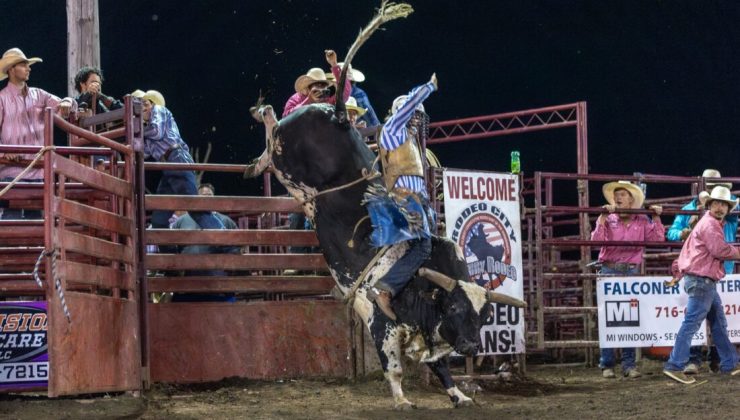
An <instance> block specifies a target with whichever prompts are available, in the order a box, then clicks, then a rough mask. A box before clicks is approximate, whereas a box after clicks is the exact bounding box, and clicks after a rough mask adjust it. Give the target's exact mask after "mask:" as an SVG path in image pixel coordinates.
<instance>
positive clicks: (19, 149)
mask: <svg viewBox="0 0 740 420" xmlns="http://www.w3.org/2000/svg"><path fill="white" fill-rule="evenodd" d="M42 148H43V146H20V145H11V144H3V145H0V154H4V153H22V154H28V155H35V154H36V153H38V152H39V150H41V149H42ZM54 152H56V153H57V154H59V155H78V156H93V155H110V154H111V153H112V152H111V150H110V149H101V148H99V147H63V146H56V147H55V148H54ZM41 162H43V159H41Z"/></svg>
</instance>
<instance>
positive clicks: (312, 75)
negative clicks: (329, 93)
mask: <svg viewBox="0 0 740 420" xmlns="http://www.w3.org/2000/svg"><path fill="white" fill-rule="evenodd" d="M314 83H325V84H326V85H327V86H328V85H330V84H331V83H332V81H331V80H328V79H327V78H326V74H324V70H321V69H320V68H318V67H314V68H312V69H311V70H309V71H308V72H306V74H304V75H301V76H300V77H298V78H297V79H296V80H295V85H294V87H295V91H296V92H298V93H301V94H303V95H306V94H307V91H308V87H309V86H310V85H312V84H314Z"/></svg>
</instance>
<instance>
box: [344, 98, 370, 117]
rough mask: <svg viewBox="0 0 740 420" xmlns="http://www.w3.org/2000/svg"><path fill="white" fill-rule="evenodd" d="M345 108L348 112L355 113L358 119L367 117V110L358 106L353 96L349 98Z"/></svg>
mask: <svg viewBox="0 0 740 420" xmlns="http://www.w3.org/2000/svg"><path fill="white" fill-rule="evenodd" d="M344 106H345V107H346V108H347V111H355V112H356V113H357V116H358V117H361V116H363V115H365V113H366V112H367V109H365V108H360V107H359V106H357V99H355V98H354V97H353V96H350V97H349V98H347V102H345V103H344Z"/></svg>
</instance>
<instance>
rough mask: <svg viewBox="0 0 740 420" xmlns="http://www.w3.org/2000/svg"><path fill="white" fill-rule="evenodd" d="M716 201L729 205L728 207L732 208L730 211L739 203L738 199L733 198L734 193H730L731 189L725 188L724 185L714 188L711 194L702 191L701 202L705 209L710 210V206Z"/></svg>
mask: <svg viewBox="0 0 740 420" xmlns="http://www.w3.org/2000/svg"><path fill="white" fill-rule="evenodd" d="M715 200H716V201H722V202H724V203H727V205H729V206H730V210H729V211H732V210H733V209H734V208H735V207H736V206H737V202H738V199H737V198H735V199H733V198H732V193H731V192H730V189H729V188H727V187H725V186H724V185H717V186H716V187H714V188H712V192H711V193H708V192H706V191H702V192H701V193H700V194H699V201H700V202H701V204H702V205H703V206H704V208H708V207H709V204H711V202H712V201H715Z"/></svg>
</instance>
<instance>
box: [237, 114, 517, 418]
mask: <svg viewBox="0 0 740 420" xmlns="http://www.w3.org/2000/svg"><path fill="white" fill-rule="evenodd" d="M343 112H344V106H343V104H340V105H338V106H337V110H335V109H334V107H333V106H331V105H325V104H317V105H310V106H304V107H301V108H299V109H298V110H296V111H295V112H293V113H292V114H290V115H289V116H287V117H286V118H284V119H282V120H281V121H280V122H277V120H276V118H275V114H274V111H273V110H272V108H271V107H269V106H267V107H263V108H261V111H260V113H261V116H262V119H263V121H264V123H265V128H266V134H267V135H266V137H267V139H266V140H267V147H266V149H265V152H264V153H263V154H262V156H260V158H259V159H258V161H257V162H256V163H255V164H254V166H253V167H252V168H251V173H252V175H256V174H258V173H260V172H262V171H264V170H265V169H266V168H267V167H268V166H269V165H270V164H272V166H273V171H274V174H275V175H276V177H277V179H278V180H279V181H280V182H281V183H282V184H283V185H284V186H285V187H286V188H287V190H288V191H289V193H290V194H291V195H292V196H293V197H295V198H296V199H297V200H299V201H300V202H302V203H303V210H304V212H305V213H306V215H307V217H309V218H310V219H311V220H312V221H313V223H314V226H315V227H316V233H317V235H318V239H319V243H320V244H321V249H322V250H323V253H324V256H325V258H326V261H327V262H328V264H329V269H330V271H331V274H332V276H333V277H334V279H335V280H336V283H337V285H338V287H339V289H340V290H341V291H342V293H343V294H344V295H345V296H347V294H350V293H354V300H353V308H354V310H355V311H356V312H357V314H359V316H360V317H361V318H362V320H363V322H364V323H365V325H366V326H367V328H368V329H369V331H370V335H371V336H372V338H373V340H374V343H375V346H376V348H377V351H378V355H379V357H380V362H381V365H382V367H383V370H384V372H385V377H386V379H387V380H388V382H389V383H390V387H391V391H392V393H393V398H394V400H395V406H396V408H407V407H413V406H414V405H413V404H412V403H411V402H409V400H407V399H406V397H405V396H404V394H403V390H402V388H401V381H402V366H401V359H402V356H403V355H406V356H408V357H410V358H411V359H413V360H415V361H417V362H424V363H426V364H427V365H428V366H429V367H430V368H431V369H432V371H433V372H434V373H435V374H436V375H437V377H438V378H439V379H440V381H441V382H442V385H443V386H444V387H445V389H446V391H447V394H448V395H449V397H450V399H451V401H452V403H453V404H454V405H455V406H456V407H457V406H460V405H469V404H471V403H472V400H471V399H470V398H468V397H467V396H465V395H464V394H463V393H462V392H461V391H460V390H459V389H458V388H457V387H456V386H455V384H454V382H453V381H452V377H451V376H450V372H449V370H448V365H447V359H446V358H445V356H446V355H448V354H450V353H451V352H452V351H453V350H455V351H457V352H458V353H460V354H464V355H474V354H476V353H477V351H478V349H479V346H480V326H481V320H482V319H485V317H486V316H487V315H488V311H489V308H490V305H487V303H488V302H489V298H493V299H496V297H495V296H497V297H498V298H500V299H503V300H498V301H499V302H506V303H513V304H517V305H523V304H524V303H523V302H521V301H519V300H517V299H510V300H507V298H508V297H506V296H502V295H499V294H495V293H492V292H489V293H487V292H486V290H485V289H483V288H482V287H480V286H478V285H476V284H475V283H473V282H469V281H465V280H466V279H468V278H469V276H468V271H467V265H466V263H465V260H464V257H463V255H462V252H461V250H460V247H458V246H457V245H456V244H454V243H453V242H451V241H449V240H447V239H443V238H436V237H435V238H434V239H433V248H432V254H431V257H430V259H429V260H428V261H427V262H426V263H425V264H424V266H423V267H422V268H421V269H420V270H419V275H417V276H416V277H415V278H414V279H413V280H412V281H411V282H410V283H409V284H408V286H407V287H406V288H405V289H404V290H403V291H402V292H401V293H399V294H398V295H397V296H396V297H395V298H394V299H393V301H392V305H393V309H394V311H395V313H396V314H397V317H398V318H397V321H393V320H391V319H389V318H388V317H387V316H386V315H385V314H384V313H383V312H382V311H380V310H379V309H378V307H377V306H376V305H375V304H374V303H372V302H370V301H369V300H368V299H367V291H368V288H369V287H370V286H371V285H373V284H374V283H375V282H376V281H377V280H378V279H379V278H381V277H382V276H383V275H384V274H385V273H386V272H387V271H388V269H389V268H390V267H391V266H392V264H394V263H395V262H396V261H397V260H398V259H399V258H400V257H401V256H402V255H403V254H404V253H405V252H406V250H407V248H408V246H407V245H406V243H401V244H398V245H395V246H392V247H390V248H389V249H388V250H387V252H386V253H385V254H383V255H382V256H381V257H379V258H377V259H375V260H374V257H375V256H376V253H377V252H378V249H377V248H373V247H372V246H371V245H370V240H369V237H370V233H371V230H372V227H371V225H370V223H369V220H363V218H365V216H367V211H366V209H365V208H364V207H363V206H362V205H361V204H360V203H361V201H362V199H363V193H364V192H365V190H366V189H367V187H368V183H369V182H378V181H377V180H374V179H369V180H368V179H362V180H361V182H357V183H355V184H352V183H353V182H354V181H357V180H358V179H360V178H362V177H363V174H365V175H366V174H369V173H372V171H373V167H372V165H373V161H374V160H375V155H374V153H373V152H371V151H370V149H368V147H367V146H366V145H365V143H364V141H363V139H362V138H361V136H360V135H359V133H358V132H357V131H356V130H355V129H354V128H351V127H350V126H349V125H348V123H347V122H346V120H345V119H344V118H343V116H344V113H343ZM368 178H369V177H368ZM350 184H351V185H350ZM329 189H334V190H332V191H327V190H329ZM322 191H323V192H324V193H322ZM350 243H352V245H351V246H350V245H349V244H350ZM369 265H370V266H369ZM368 266H369V267H368ZM366 267H367V268H366ZM363 271H366V277H365V280H364V282H363V283H362V284H361V285H359V286H357V287H353V286H355V282H356V281H357V280H358V278H359V277H360V276H361V274H362V273H363ZM440 273H443V274H440ZM422 275H424V277H422ZM453 279H454V280H453Z"/></svg>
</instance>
